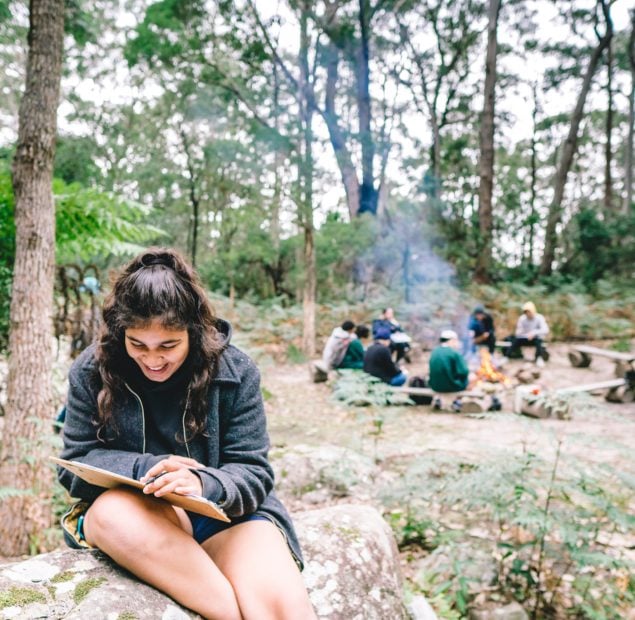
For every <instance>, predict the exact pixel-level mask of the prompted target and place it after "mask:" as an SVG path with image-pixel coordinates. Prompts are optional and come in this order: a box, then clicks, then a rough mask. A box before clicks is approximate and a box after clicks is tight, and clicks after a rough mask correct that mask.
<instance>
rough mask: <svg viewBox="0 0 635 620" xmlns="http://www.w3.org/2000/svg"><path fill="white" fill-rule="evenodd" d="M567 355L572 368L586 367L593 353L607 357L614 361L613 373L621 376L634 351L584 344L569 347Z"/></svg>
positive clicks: (634, 356)
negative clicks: (614, 349) (624, 351)
mask: <svg viewBox="0 0 635 620" xmlns="http://www.w3.org/2000/svg"><path fill="white" fill-rule="evenodd" d="M568 355H569V361H570V362H571V365H572V366H573V367H574V368H588V367H589V366H590V365H591V361H592V359H593V358H592V356H593V355H597V356H598V357H607V358H608V359H611V360H613V361H614V362H615V374H616V376H618V377H623V376H624V374H625V372H626V370H627V368H628V366H630V365H631V364H632V363H633V360H635V354H634V353H620V352H619V351H610V350H609V349H601V348H600V347H591V346H589V345H586V344H579V345H576V346H573V347H571V349H570V350H569V353H568Z"/></svg>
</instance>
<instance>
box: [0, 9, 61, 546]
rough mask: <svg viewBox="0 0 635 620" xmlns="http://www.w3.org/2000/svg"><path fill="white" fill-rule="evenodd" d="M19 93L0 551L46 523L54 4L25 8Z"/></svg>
mask: <svg viewBox="0 0 635 620" xmlns="http://www.w3.org/2000/svg"><path fill="white" fill-rule="evenodd" d="M28 44H29V52H28V57H27V72H26V88H25V91H24V95H23V97H22V102H21V104H20V115H19V133H18V144H17V150H16V154H15V158H14V161H13V191H14V195H15V224H16V253H15V264H14V270H13V291H12V298H11V309H10V321H11V324H10V331H9V378H8V384H7V406H6V417H5V425H4V428H5V431H4V437H3V442H2V452H1V453H0V487H5V488H12V489H15V490H16V494H15V495H13V496H9V497H7V498H5V499H4V500H3V501H2V502H0V540H1V541H2V553H3V554H5V555H10V556H11V555H20V554H25V553H28V552H29V551H30V550H39V549H40V548H41V547H42V546H43V544H44V543H45V541H43V540H42V533H43V532H44V530H45V529H46V528H47V527H49V526H50V525H51V517H52V511H51V507H50V496H51V489H52V485H53V471H52V468H51V467H50V466H49V465H48V463H47V462H46V461H45V459H46V458H47V456H48V454H49V452H50V442H49V441H47V440H48V439H49V437H50V429H51V424H52V419H53V411H52V398H51V395H52V390H51V371H50V364H51V359H52V339H53V329H52V312H53V281H54V269H55V205H54V202H53V194H52V189H51V184H52V178H53V159H54V154H55V136H56V131H57V107H58V104H59V92H60V78H61V72H62V54H63V44H64V2H63V0H31V2H30V7H29V36H28Z"/></svg>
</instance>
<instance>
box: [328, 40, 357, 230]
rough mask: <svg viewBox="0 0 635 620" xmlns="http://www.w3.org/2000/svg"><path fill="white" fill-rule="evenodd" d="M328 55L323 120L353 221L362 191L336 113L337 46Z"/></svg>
mask: <svg viewBox="0 0 635 620" xmlns="http://www.w3.org/2000/svg"><path fill="white" fill-rule="evenodd" d="M326 54H327V64H326V88H325V94H324V111H323V113H322V118H323V119H324V122H325V123H326V128H327V129H328V132H329V138H330V141H331V146H332V147H333V153H334V154H335V159H336V161H337V165H338V167H339V169H340V175H341V176H342V183H343V184H344V192H345V193H346V204H347V205H348V214H349V216H350V218H351V220H352V219H353V218H354V217H355V216H356V215H357V213H358V212H359V206H360V191H359V180H358V178H357V171H356V170H355V164H353V159H352V157H351V154H350V152H349V151H348V149H347V148H346V139H345V137H344V133H343V132H342V129H341V128H340V126H339V124H338V122H337V113H336V111H335V93H336V90H337V79H338V68H339V55H340V52H339V50H338V49H337V47H336V46H335V44H333V43H329V45H328V46H327V48H326Z"/></svg>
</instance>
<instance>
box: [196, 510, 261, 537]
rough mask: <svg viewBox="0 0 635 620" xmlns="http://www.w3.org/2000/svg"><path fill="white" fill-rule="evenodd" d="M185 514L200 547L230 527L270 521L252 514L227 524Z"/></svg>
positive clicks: (201, 516)
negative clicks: (250, 522)
mask: <svg viewBox="0 0 635 620" xmlns="http://www.w3.org/2000/svg"><path fill="white" fill-rule="evenodd" d="M185 512H186V513H187V516H188V517H189V519H190V521H191V523H192V536H193V537H194V540H195V541H196V542H197V543H198V544H199V545H200V544H201V543H203V542H205V541H206V540H207V539H208V538H210V537H211V536H214V534H218V532H223V531H225V530H228V529H229V528H230V527H233V526H234V525H238V524H239V523H246V522H247V521H269V519H267V517H263V516H262V515H256V514H251V515H244V516H242V517H238V518H237V519H232V522H231V523H227V522H226V521H219V520H218V519H212V518H211V517H206V516H205V515H199V514H197V513H195V512H189V511H187V510H186V511H185Z"/></svg>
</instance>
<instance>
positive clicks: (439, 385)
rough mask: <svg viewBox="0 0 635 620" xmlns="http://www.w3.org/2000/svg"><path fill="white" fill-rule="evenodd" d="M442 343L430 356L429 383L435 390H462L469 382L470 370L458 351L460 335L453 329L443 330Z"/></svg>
mask: <svg viewBox="0 0 635 620" xmlns="http://www.w3.org/2000/svg"><path fill="white" fill-rule="evenodd" d="M439 340H440V343H441V344H440V345H439V346H438V347H436V349H434V350H433V351H432V355H431V356H430V380H429V385H430V387H431V388H432V389H433V390H434V391H435V392H461V391H462V390H464V389H466V388H467V386H468V383H469V374H470V373H469V370H468V367H467V364H466V363H465V360H464V359H463V356H462V355H461V354H460V353H459V352H458V350H457V349H458V347H459V337H458V336H457V334H456V332H455V331H453V330H451V329H445V330H443V331H442V332H441V337H440V339H439Z"/></svg>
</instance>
